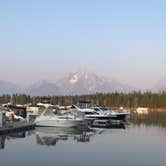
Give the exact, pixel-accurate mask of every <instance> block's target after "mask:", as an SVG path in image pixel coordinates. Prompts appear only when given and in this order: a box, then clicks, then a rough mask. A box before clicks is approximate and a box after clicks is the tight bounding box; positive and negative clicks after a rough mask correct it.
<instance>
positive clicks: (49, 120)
mask: <svg viewBox="0 0 166 166" xmlns="http://www.w3.org/2000/svg"><path fill="white" fill-rule="evenodd" d="M83 121H84V118H83V117H82V116H79V115H78V114H76V113H70V112H68V113H61V112H60V111H58V110H56V111H54V112H53V110H52V109H49V108H47V109H45V110H44V111H43V112H42V113H41V114H40V115H38V116H37V118H36V120H35V124H36V126H47V127H75V126H78V125H79V124H81V123H82V122H83Z"/></svg>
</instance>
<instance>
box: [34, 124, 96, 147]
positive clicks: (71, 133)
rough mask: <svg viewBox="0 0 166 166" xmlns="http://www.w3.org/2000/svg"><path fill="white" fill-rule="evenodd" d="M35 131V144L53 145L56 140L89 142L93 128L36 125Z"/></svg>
mask: <svg viewBox="0 0 166 166" xmlns="http://www.w3.org/2000/svg"><path fill="white" fill-rule="evenodd" d="M35 133H36V140H37V144H39V145H47V146H50V145H51V146H55V145H56V144H57V142H58V141H67V140H69V139H72V140H76V141H77V142H89V141H90V137H91V136H92V135H93V134H94V130H92V129H89V128H81V129H80V128H55V127H36V129H35Z"/></svg>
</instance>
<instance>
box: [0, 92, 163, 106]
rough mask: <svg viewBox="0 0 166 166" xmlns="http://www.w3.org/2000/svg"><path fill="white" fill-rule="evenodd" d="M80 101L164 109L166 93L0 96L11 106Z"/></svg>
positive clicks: (66, 103)
mask: <svg viewBox="0 0 166 166" xmlns="http://www.w3.org/2000/svg"><path fill="white" fill-rule="evenodd" d="M80 100H83V101H90V102H91V103H92V104H94V105H105V106H107V107H125V108H137V107H149V108H166V92H161V93H152V92H144V93H141V92H132V93H118V92H116V93H96V94H88V95H74V96H56V95H55V96H30V95H26V94H13V95H8V94H4V95H1V96H0V104H4V103H8V102H11V103H12V104H27V103H32V104H34V105H35V104H36V103H38V102H43V101H44V102H50V103H51V104H58V105H64V106H65V105H71V104H76V103H77V102H79V101H80Z"/></svg>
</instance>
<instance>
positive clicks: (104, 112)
mask: <svg viewBox="0 0 166 166" xmlns="http://www.w3.org/2000/svg"><path fill="white" fill-rule="evenodd" d="M72 107H73V108H75V109H77V111H80V112H83V113H84V114H85V118H86V119H90V120H95V119H98V120H116V121H121V120H125V119H126V117H127V116H128V113H121V112H117V111H115V110H108V109H107V108H105V107H102V106H93V107H90V108H79V107H78V106H76V105H73V106H72Z"/></svg>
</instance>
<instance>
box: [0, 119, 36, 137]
mask: <svg viewBox="0 0 166 166" xmlns="http://www.w3.org/2000/svg"><path fill="white" fill-rule="evenodd" d="M34 128H35V124H34V123H27V121H21V122H12V123H8V124H6V125H5V126H3V127H0V135H4V134H9V133H14V132H21V131H25V130H31V129H34Z"/></svg>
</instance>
